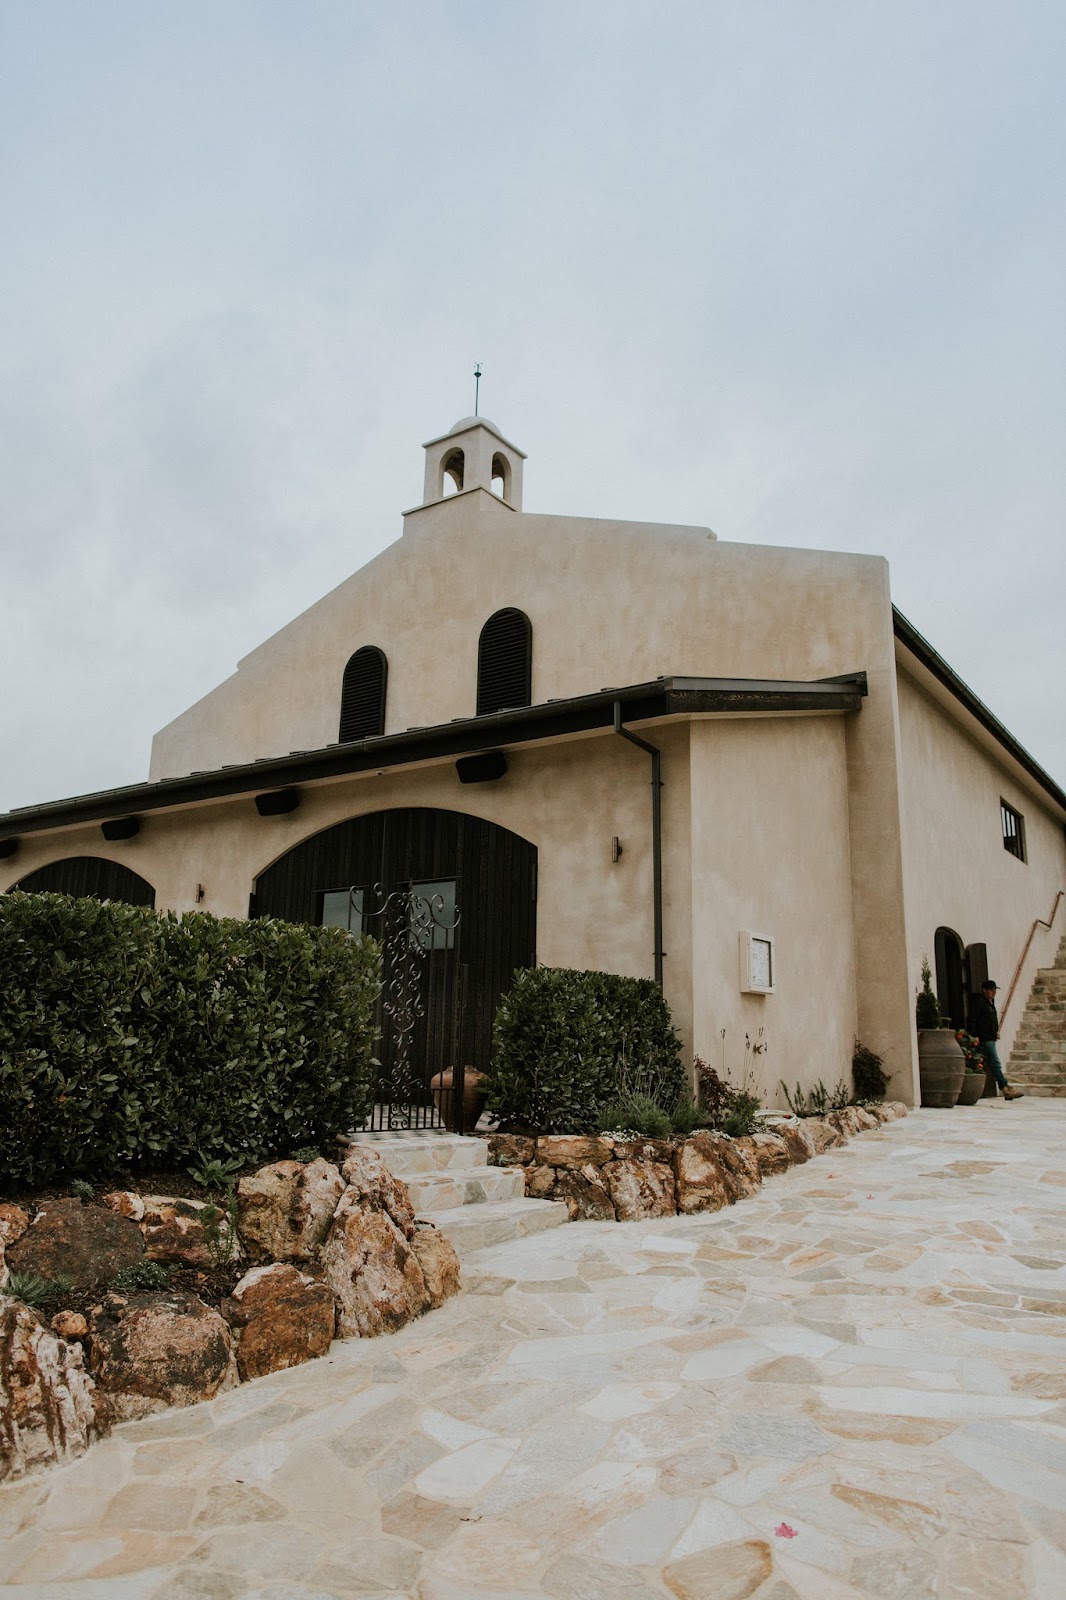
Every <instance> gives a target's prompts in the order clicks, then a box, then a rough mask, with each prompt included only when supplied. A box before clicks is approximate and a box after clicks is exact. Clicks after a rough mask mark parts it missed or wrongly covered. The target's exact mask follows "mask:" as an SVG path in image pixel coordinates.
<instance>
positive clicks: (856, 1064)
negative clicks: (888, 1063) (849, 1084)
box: [851, 1039, 888, 1100]
mask: <svg viewBox="0 0 1066 1600" xmlns="http://www.w3.org/2000/svg"><path fill="white" fill-rule="evenodd" d="M884 1066H885V1064H884V1062H883V1061H882V1059H881V1057H880V1056H879V1055H875V1054H874V1052H873V1051H872V1050H871V1049H869V1047H868V1046H867V1045H864V1044H863V1043H862V1042H861V1041H860V1040H859V1039H856V1041H855V1050H854V1053H853V1055H852V1058H851V1075H852V1077H853V1078H854V1080H855V1098H856V1100H883V1099H884V1098H885V1090H886V1089H887V1088H888V1073H887V1072H886V1071H885V1070H884Z"/></svg>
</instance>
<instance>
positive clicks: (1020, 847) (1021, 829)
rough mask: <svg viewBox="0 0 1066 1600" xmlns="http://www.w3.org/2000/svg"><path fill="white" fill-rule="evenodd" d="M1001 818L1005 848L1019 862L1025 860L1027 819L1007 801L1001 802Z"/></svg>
mask: <svg viewBox="0 0 1066 1600" xmlns="http://www.w3.org/2000/svg"><path fill="white" fill-rule="evenodd" d="M999 818H1000V822H1001V823H1002V826H1003V848H1004V850H1007V851H1009V852H1010V854H1011V855H1012V856H1017V858H1018V860H1019V861H1024V860H1025V818H1024V817H1023V816H1022V814H1021V812H1020V811H1015V809H1014V807H1013V806H1009V805H1008V804H1007V802H1006V801H1005V800H1001V801H1000V802H999Z"/></svg>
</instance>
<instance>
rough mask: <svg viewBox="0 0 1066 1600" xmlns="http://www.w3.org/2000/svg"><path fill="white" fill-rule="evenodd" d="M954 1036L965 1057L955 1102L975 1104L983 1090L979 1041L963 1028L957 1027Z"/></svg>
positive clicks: (983, 1078)
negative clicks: (963, 1072)
mask: <svg viewBox="0 0 1066 1600" xmlns="http://www.w3.org/2000/svg"><path fill="white" fill-rule="evenodd" d="M955 1037H956V1039H957V1040H958V1041H959V1045H960V1047H961V1049H962V1053H963V1055H964V1056H965V1058H966V1072H965V1076H964V1077H963V1080H962V1088H961V1089H960V1090H959V1098H958V1101H957V1104H958V1105H960V1106H975V1105H976V1104H977V1102H978V1100H980V1098H981V1096H982V1095H983V1094H984V1090H985V1058H984V1056H983V1055H982V1054H981V1041H980V1039H978V1038H977V1037H976V1036H975V1035H974V1034H972V1033H967V1032H966V1029H965V1028H959V1029H958V1030H957V1032H956V1034H955Z"/></svg>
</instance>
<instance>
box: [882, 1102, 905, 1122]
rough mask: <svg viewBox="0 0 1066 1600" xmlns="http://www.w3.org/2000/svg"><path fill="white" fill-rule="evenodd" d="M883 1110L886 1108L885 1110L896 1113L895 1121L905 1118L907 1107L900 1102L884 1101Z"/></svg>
mask: <svg viewBox="0 0 1066 1600" xmlns="http://www.w3.org/2000/svg"><path fill="white" fill-rule="evenodd" d="M885 1108H886V1110H889V1111H894V1112H895V1113H896V1117H897V1119H898V1118H899V1117H905V1116H906V1115H907V1109H908V1108H907V1106H906V1105H905V1104H904V1102H903V1101H902V1100H886V1101H885Z"/></svg>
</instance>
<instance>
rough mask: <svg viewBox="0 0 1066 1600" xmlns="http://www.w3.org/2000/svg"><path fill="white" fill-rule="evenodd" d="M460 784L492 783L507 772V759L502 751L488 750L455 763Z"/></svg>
mask: <svg viewBox="0 0 1066 1600" xmlns="http://www.w3.org/2000/svg"><path fill="white" fill-rule="evenodd" d="M455 770H456V772H457V773H458V774H459V782H460V783H492V782H493V780H494V779H496V778H502V777H503V775H504V773H505V772H506V771H507V757H506V756H505V755H504V753H503V751H502V750H486V751H484V752H483V754H481V755H479V756H460V758H459V760H458V761H457V762H456V763H455Z"/></svg>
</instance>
